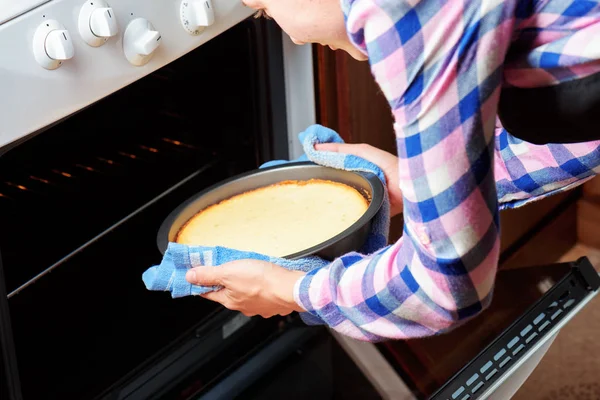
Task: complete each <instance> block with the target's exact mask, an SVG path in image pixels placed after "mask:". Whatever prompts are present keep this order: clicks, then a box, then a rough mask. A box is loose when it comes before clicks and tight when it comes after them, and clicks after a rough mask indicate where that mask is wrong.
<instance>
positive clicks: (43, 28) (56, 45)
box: [33, 20, 75, 69]
mask: <svg viewBox="0 0 600 400" xmlns="http://www.w3.org/2000/svg"><path fill="white" fill-rule="evenodd" d="M74 53H75V50H74V48H73V41H72V40H71V35H70V34H69V31H67V30H66V29H65V27H64V26H63V25H62V24H60V23H59V22H58V21H56V20H47V21H45V22H44V23H42V24H40V25H39V26H38V28H37V29H36V31H35V33H34V35H33V56H34V57H35V60H36V61H37V62H38V63H39V64H40V65H41V66H42V67H44V68H46V69H56V68H58V67H60V66H61V65H62V63H63V61H65V60H68V59H70V58H72V57H73V55H74Z"/></svg>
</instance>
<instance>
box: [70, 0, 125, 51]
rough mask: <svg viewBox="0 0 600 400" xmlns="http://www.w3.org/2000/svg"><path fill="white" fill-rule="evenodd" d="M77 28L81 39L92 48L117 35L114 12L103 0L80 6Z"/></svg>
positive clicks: (94, 0) (91, 1) (117, 27)
mask: <svg viewBox="0 0 600 400" xmlns="http://www.w3.org/2000/svg"><path fill="white" fill-rule="evenodd" d="M78 27H79V34H80V35H81V37H82V39H83V40H84V41H85V42H86V43H87V44H89V45H90V46H93V47H98V46H102V45H103V44H104V43H106V41H107V40H108V39H109V38H111V37H112V36H115V35H116V34H117V33H119V26H118V25H117V18H116V16H115V12H114V11H113V9H112V8H111V7H110V6H109V5H108V3H107V2H106V1H104V0H90V1H87V2H85V3H84V4H83V6H81V10H80V11H79V22H78Z"/></svg>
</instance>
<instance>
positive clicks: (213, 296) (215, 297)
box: [200, 289, 232, 309]
mask: <svg viewBox="0 0 600 400" xmlns="http://www.w3.org/2000/svg"><path fill="white" fill-rule="evenodd" d="M200 296H201V297H204V298H205V299H208V300H210V301H215V302H217V303H221V304H222V305H224V306H225V307H226V308H229V309H231V307H232V304H231V302H230V299H229V297H228V296H227V294H226V293H225V290H223V289H221V290H215V291H212V292H208V293H204V294H201V295H200Z"/></svg>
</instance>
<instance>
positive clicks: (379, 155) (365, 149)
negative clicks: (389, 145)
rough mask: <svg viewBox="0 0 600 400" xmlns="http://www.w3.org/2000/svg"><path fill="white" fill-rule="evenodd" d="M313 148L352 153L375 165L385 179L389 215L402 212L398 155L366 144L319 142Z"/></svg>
mask: <svg viewBox="0 0 600 400" xmlns="http://www.w3.org/2000/svg"><path fill="white" fill-rule="evenodd" d="M315 149H316V150H319V151H333V152H337V153H343V154H352V155H355V156H357V157H361V158H364V159H365V160H367V161H370V162H372V163H373V164H375V165H377V166H378V167H379V168H381V170H382V171H383V173H384V175H385V180H386V181H387V187H388V193H389V195H390V214H391V215H390V216H391V217H393V216H395V215H398V214H400V213H401V212H402V191H401V190H400V186H399V178H398V157H396V156H395V155H393V154H391V153H388V152H387V151H383V150H380V149H378V148H376V147H373V146H371V145H368V144H350V143H321V144H317V145H316V146H315Z"/></svg>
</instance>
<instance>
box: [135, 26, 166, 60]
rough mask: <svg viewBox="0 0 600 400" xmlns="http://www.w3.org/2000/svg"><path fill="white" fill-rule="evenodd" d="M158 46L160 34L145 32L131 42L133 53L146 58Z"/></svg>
mask: <svg viewBox="0 0 600 400" xmlns="http://www.w3.org/2000/svg"><path fill="white" fill-rule="evenodd" d="M159 44H160V33H158V32H156V31H151V30H147V31H145V32H143V33H141V34H140V37H139V38H138V39H137V40H136V41H135V42H133V47H132V49H133V51H135V53H136V54H140V55H142V56H147V55H150V54H152V52H153V51H154V50H156V48H157V47H158V45H159Z"/></svg>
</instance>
